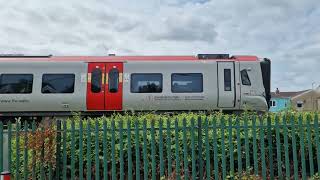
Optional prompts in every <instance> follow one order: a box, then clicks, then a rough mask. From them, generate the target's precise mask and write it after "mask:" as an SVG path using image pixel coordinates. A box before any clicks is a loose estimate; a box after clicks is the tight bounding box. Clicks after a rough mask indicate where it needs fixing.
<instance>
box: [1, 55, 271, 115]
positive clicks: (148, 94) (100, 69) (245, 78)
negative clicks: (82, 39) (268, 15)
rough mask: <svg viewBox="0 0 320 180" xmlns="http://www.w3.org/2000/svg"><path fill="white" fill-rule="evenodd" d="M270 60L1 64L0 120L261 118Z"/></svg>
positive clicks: (37, 59)
mask: <svg viewBox="0 0 320 180" xmlns="http://www.w3.org/2000/svg"><path fill="white" fill-rule="evenodd" d="M269 99H270V60H268V59H266V58H265V59H259V58H258V57H256V56H232V57H229V55H227V54H199V55H197V56H51V55H50V56H23V55H18V56H17V55H2V56H0V114H1V116H10V117H16V116H30V117H44V116H68V115H70V114H71V112H81V113H83V114H89V115H90V114H103V113H107V112H114V111H150V110H153V111H180V110H184V111H190V110H228V111H241V110H245V109H249V110H255V111H267V110H268V108H269V106H268V102H269Z"/></svg>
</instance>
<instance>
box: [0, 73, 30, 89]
mask: <svg viewBox="0 0 320 180" xmlns="http://www.w3.org/2000/svg"><path fill="white" fill-rule="evenodd" d="M3 75H9V76H10V75H19V76H31V77H32V78H31V88H30V91H27V92H9V93H8V92H6V93H3V92H0V94H32V92H33V80H34V75H33V74H31V73H21V74H17V73H2V74H0V86H1V84H2V76H3ZM28 84H29V83H28Z"/></svg>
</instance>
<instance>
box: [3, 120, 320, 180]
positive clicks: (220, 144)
mask: <svg viewBox="0 0 320 180" xmlns="http://www.w3.org/2000/svg"><path fill="white" fill-rule="evenodd" d="M4 142H7V143H4ZM4 144H5V146H4ZM4 153H7V155H6V156H3V154H4ZM4 160H6V161H7V162H8V163H2V162H3V161H4ZM319 165H320V142H319V122H318V117H317V115H312V116H311V115H304V116H302V115H300V116H286V115H283V116H268V117H262V116H241V117H240V116H239V117H237V116H225V115H213V116H212V115H211V116H205V115H201V116H200V115H199V116H198V117H196V118H194V117H192V118H188V117H186V118H170V117H169V118H164V119H160V120H159V119H158V120H154V119H151V120H146V119H134V118H126V119H108V118H98V119H88V120H80V119H77V118H76V119H75V120H68V121H67V120H65V121H59V120H57V121H54V122H53V123H52V124H50V123H49V125H48V124H47V125H39V124H36V123H35V122H33V123H31V124H30V123H27V122H20V121H17V122H16V123H8V124H7V125H3V123H2V122H0V170H1V171H3V170H9V171H10V172H11V173H12V177H14V178H15V179H30V178H32V179H160V178H165V179H233V178H238V177H242V176H252V177H258V178H263V179H275V178H277V179H289V178H290V179H291V178H293V179H307V178H309V177H312V176H313V175H315V174H316V172H319V171H320V167H319Z"/></svg>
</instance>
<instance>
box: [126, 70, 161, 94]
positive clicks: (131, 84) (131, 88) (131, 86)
mask: <svg viewBox="0 0 320 180" xmlns="http://www.w3.org/2000/svg"><path fill="white" fill-rule="evenodd" d="M135 75H160V87H161V91H159V92H136V91H133V81H132V77H133V76H135ZM130 92H131V93H139V94H140V93H146V94H151V93H157V94H159V93H162V92H163V74H162V73H132V74H131V75H130Z"/></svg>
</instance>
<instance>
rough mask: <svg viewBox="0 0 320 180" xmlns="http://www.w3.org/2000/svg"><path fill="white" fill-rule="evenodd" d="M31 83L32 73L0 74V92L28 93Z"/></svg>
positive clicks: (30, 89)
mask: <svg viewBox="0 0 320 180" xmlns="http://www.w3.org/2000/svg"><path fill="white" fill-rule="evenodd" d="M32 84H33V75H32V74H1V75H0V94H30V93H32Z"/></svg>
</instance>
